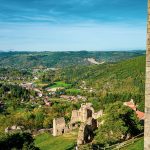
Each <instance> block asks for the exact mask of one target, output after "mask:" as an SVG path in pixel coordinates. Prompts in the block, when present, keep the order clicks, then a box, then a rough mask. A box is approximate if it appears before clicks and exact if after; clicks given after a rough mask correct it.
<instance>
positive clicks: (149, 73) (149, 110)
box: [144, 0, 150, 150]
mask: <svg viewBox="0 0 150 150" xmlns="http://www.w3.org/2000/svg"><path fill="white" fill-rule="evenodd" d="M144 150H150V0H148V23H147V51H146V85H145V127H144Z"/></svg>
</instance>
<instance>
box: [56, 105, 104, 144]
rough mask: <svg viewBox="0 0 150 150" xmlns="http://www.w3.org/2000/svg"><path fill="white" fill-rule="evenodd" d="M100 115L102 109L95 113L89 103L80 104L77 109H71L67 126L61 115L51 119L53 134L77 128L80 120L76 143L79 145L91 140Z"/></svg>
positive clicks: (57, 134) (60, 133)
mask: <svg viewBox="0 0 150 150" xmlns="http://www.w3.org/2000/svg"><path fill="white" fill-rule="evenodd" d="M102 115H103V111H102V110H100V111H98V112H97V113H95V112H94V108H93V107H92V104H91V103H86V104H81V108H80V109H79V110H73V111H72V116H71V121H70V122H69V124H68V126H67V125H66V123H65V119H64V118H63V117H62V118H57V119H53V136H59V135H62V134H63V133H67V132H70V131H71V130H72V129H75V128H77V127H78V123H79V122H80V128H79V132H78V139H77V144H78V145H81V144H84V143H88V142H90V141H92V139H93V137H94V134H93V131H94V130H95V129H96V128H97V127H98V123H97V119H98V118H99V117H101V116H102Z"/></svg>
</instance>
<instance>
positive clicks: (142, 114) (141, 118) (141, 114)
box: [136, 110, 144, 120]
mask: <svg viewBox="0 0 150 150" xmlns="http://www.w3.org/2000/svg"><path fill="white" fill-rule="evenodd" d="M136 114H137V117H138V118H139V119H140V120H144V113H143V112H141V111H139V110H137V111H136Z"/></svg>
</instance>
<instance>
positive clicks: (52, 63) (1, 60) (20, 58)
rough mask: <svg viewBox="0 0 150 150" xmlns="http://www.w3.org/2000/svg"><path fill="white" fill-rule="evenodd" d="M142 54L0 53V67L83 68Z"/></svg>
mask: <svg viewBox="0 0 150 150" xmlns="http://www.w3.org/2000/svg"><path fill="white" fill-rule="evenodd" d="M143 54H145V51H110V52H106V51H79V52H73V51H67V52H0V64H1V65H0V67H15V68H41V67H49V68H60V67H67V66H72V65H84V66H85V65H90V64H93V60H94V63H95V62H96V63H97V64H99V63H100V64H101V63H103V62H118V61H121V60H126V59H129V58H133V57H137V56H141V55H143ZM89 60H92V62H91V61H89Z"/></svg>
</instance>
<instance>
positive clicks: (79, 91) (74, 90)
mask: <svg viewBox="0 0 150 150" xmlns="http://www.w3.org/2000/svg"><path fill="white" fill-rule="evenodd" d="M66 92H67V93H72V94H80V93H81V90H80V89H74V88H72V89H67V90H66Z"/></svg>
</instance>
